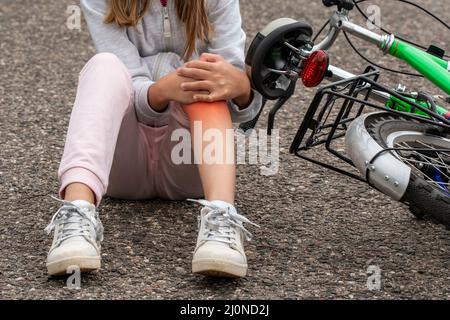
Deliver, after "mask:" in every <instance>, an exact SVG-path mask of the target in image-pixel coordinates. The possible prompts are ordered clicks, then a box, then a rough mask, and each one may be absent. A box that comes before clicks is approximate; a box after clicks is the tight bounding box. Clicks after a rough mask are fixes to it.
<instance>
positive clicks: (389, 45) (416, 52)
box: [312, 11, 450, 95]
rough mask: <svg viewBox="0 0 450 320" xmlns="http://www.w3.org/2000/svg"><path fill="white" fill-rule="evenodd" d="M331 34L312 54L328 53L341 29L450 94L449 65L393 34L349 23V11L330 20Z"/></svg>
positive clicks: (335, 15)
mask: <svg viewBox="0 0 450 320" xmlns="http://www.w3.org/2000/svg"><path fill="white" fill-rule="evenodd" d="M330 25H331V28H330V31H329V32H328V35H327V36H326V38H325V39H324V40H323V41H322V42H320V43H319V44H317V45H316V46H314V48H313V50H312V51H316V50H327V49H329V48H331V47H332V45H333V44H334V42H335V41H336V39H337V37H338V35H339V32H340V31H341V30H344V31H346V32H348V33H350V34H352V35H354V36H356V37H358V38H360V39H362V40H364V41H367V42H370V43H372V44H375V45H377V46H378V47H379V48H380V49H381V50H382V51H383V52H385V53H389V54H391V55H392V56H394V57H396V58H398V59H401V60H403V61H405V62H406V63H408V64H409V65H410V66H411V67H412V68H414V69H415V70H417V71H418V72H419V73H421V74H422V75H423V76H424V77H425V78H427V79H428V80H430V81H431V82H432V83H434V84H435V85H436V86H438V87H439V88H440V89H442V90H443V91H444V92H445V93H447V94H449V95H450V62H449V61H446V60H443V59H440V58H438V57H436V56H434V55H431V54H429V53H427V52H425V51H422V50H420V49H418V48H416V47H414V46H412V45H410V44H408V43H405V42H403V41H400V40H398V39H396V38H395V36H394V35H379V34H377V33H375V32H372V31H370V30H367V29H365V28H363V27H361V26H359V25H356V24H354V23H352V22H350V21H349V20H348V12H346V11H343V12H336V13H335V14H334V15H333V16H332V17H331V19H330Z"/></svg>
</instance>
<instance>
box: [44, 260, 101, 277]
mask: <svg viewBox="0 0 450 320" xmlns="http://www.w3.org/2000/svg"><path fill="white" fill-rule="evenodd" d="M71 266H77V267H78V268H80V271H81V272H82V273H86V272H92V271H96V270H98V269H100V267H101V261H100V257H70V258H66V259H61V260H58V261H53V262H50V263H47V270H48V274H49V275H50V276H61V275H66V274H67V269H68V268H69V267H71Z"/></svg>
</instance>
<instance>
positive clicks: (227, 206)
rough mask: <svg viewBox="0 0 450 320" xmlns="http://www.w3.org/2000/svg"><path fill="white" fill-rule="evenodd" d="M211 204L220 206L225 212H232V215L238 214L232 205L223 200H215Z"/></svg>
mask: <svg viewBox="0 0 450 320" xmlns="http://www.w3.org/2000/svg"><path fill="white" fill-rule="evenodd" d="M211 203H212V204H213V205H215V206H218V207H219V208H222V209H225V210H230V212H232V213H237V210H236V208H235V207H234V206H233V205H232V204H229V203H228V202H225V201H222V200H214V201H211Z"/></svg>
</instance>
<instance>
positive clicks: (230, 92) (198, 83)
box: [177, 53, 252, 108]
mask: <svg viewBox="0 0 450 320" xmlns="http://www.w3.org/2000/svg"><path fill="white" fill-rule="evenodd" d="M177 73H178V75H179V76H182V77H185V78H190V79H192V80H194V81H190V82H188V81H186V82H184V83H182V84H181V88H182V89H183V90H184V91H185V92H190V93H193V98H194V100H195V101H206V102H215V101H221V100H234V102H235V103H236V104H237V105H238V106H239V107H242V108H245V107H247V106H248V105H249V104H250V102H251V99H252V90H251V85H250V80H249V78H248V76H247V74H246V73H245V72H243V71H241V70H239V69H238V68H236V67H235V66H233V65H232V64H231V63H229V62H228V61H226V60H225V59H224V58H222V57H221V56H219V55H215V54H209V53H204V54H202V56H201V58H200V60H194V61H190V62H188V63H186V64H185V65H184V66H183V67H182V68H179V69H178V70H177ZM199 91H207V92H209V94H208V93H206V94H205V93H199Z"/></svg>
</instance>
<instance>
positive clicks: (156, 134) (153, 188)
mask: <svg viewBox="0 0 450 320" xmlns="http://www.w3.org/2000/svg"><path fill="white" fill-rule="evenodd" d="M133 97H134V92H133V86H132V82H131V77H130V75H129V73H128V70H127V68H126V67H125V65H124V64H122V62H121V61H120V60H119V59H118V58H117V57H115V56H114V55H111V54H98V55H96V56H94V57H93V58H92V59H91V60H90V61H89V62H88V63H87V64H86V66H85V67H84V68H83V70H82V71H81V73H80V79H79V85H78V91H77V97H76V100H75V105H74V107H73V111H72V115H71V119H70V124H69V129H68V133H67V139H66V144H65V149H64V154H63V157H62V160H61V164H60V167H59V170H58V179H59V181H60V184H61V187H60V190H59V195H60V197H61V198H63V197H64V191H65V188H66V187H67V186H68V185H69V184H71V183H75V182H79V183H84V184H86V185H87V186H89V187H90V188H91V189H92V191H93V192H94V193H95V196H96V202H97V203H96V205H97V206H98V205H99V204H100V202H101V199H102V197H103V196H104V195H105V194H106V195H108V196H111V197H113V198H119V199H126V200H145V199H153V198H161V199H168V200H184V199H186V198H200V197H203V190H202V185H201V181H200V176H199V173H198V168H197V166H196V165H195V164H181V165H176V164H174V163H173V162H172V160H171V152H172V148H173V147H174V146H175V145H176V144H178V143H179V142H177V141H175V142H173V141H171V134H172V132H173V130H176V129H179V128H185V129H189V120H188V117H187V115H186V114H185V113H184V111H183V109H182V107H181V105H179V104H177V103H172V104H171V107H170V110H171V114H170V120H169V124H168V125H167V126H164V127H161V128H154V127H149V126H146V125H144V124H142V123H140V122H139V121H138V120H137V117H136V113H135V109H134V101H133Z"/></svg>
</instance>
